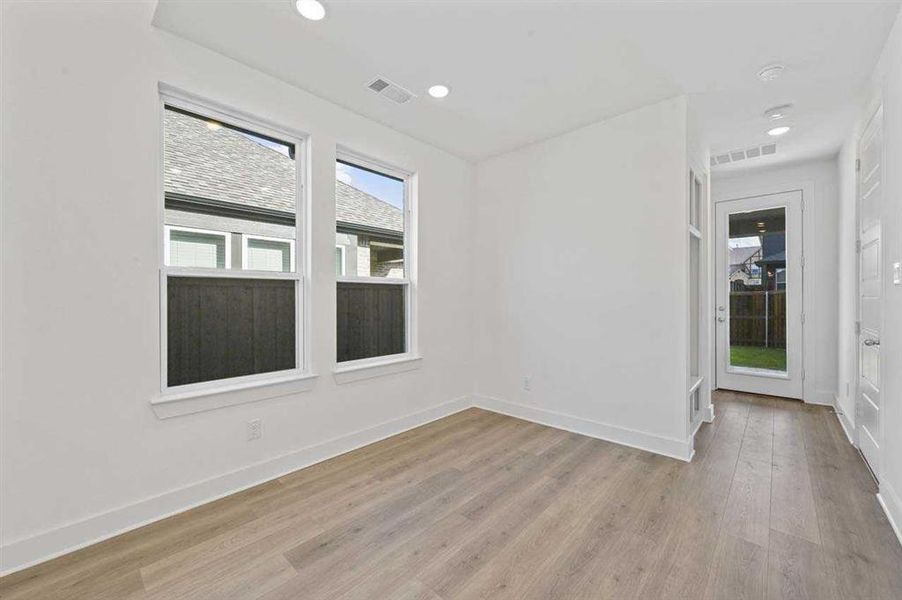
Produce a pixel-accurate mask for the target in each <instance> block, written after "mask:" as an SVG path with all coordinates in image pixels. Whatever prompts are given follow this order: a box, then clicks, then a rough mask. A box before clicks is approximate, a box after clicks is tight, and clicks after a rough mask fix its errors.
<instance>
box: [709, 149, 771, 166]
mask: <svg viewBox="0 0 902 600" xmlns="http://www.w3.org/2000/svg"><path fill="white" fill-rule="evenodd" d="M776 153H777V145H776V144H764V145H763V146H755V147H754V148H748V149H746V150H731V151H730V152H724V153H723V154H716V155H714V156H712V157H711V166H712V167H716V166H717V165H726V164H729V163H734V162H739V161H740V160H746V159H749V158H758V157H759V156H769V155H771V154H776Z"/></svg>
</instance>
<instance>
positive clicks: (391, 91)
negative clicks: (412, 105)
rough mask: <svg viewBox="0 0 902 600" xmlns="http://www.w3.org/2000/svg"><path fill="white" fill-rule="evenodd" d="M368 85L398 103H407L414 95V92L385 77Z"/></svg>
mask: <svg viewBox="0 0 902 600" xmlns="http://www.w3.org/2000/svg"><path fill="white" fill-rule="evenodd" d="M367 87H368V88H370V89H371V90H373V91H374V92H376V93H377V94H379V95H380V96H384V97H385V98H388V99H389V100H391V101H392V102H395V103H396V104H407V103H408V102H410V100H411V99H412V98H413V97H414V95H413V93H412V92H410V91H408V90H405V89H404V88H402V87H401V86H400V85H398V84H396V83H392V82H391V81H389V80H388V79H385V78H384V77H379V78H377V79H374V80H373V81H371V82H370V83H369V85H367Z"/></svg>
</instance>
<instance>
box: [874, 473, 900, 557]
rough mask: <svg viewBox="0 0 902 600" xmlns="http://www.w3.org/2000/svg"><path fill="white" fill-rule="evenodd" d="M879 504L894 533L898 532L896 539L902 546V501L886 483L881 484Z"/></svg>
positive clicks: (878, 496) (878, 495) (878, 497)
mask: <svg viewBox="0 0 902 600" xmlns="http://www.w3.org/2000/svg"><path fill="white" fill-rule="evenodd" d="M877 502H879V503H880V506H881V507H883V512H885V513H886V518H887V519H888V520H889V524H890V525H891V526H892V528H893V531H895V532H896V539H897V540H899V543H900V544H902V529H900V527H902V499H900V498H899V495H898V494H897V493H896V491H895V490H894V489H893V488H892V487H890V485H889V484H888V483H886V482H885V481H884V482H881V483H880V493H878V494H877Z"/></svg>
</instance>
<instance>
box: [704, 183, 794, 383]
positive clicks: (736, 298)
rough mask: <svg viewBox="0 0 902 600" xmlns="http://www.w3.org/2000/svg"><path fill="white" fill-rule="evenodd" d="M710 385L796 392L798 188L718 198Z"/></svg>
mask: <svg viewBox="0 0 902 600" xmlns="http://www.w3.org/2000/svg"><path fill="white" fill-rule="evenodd" d="M715 228H716V232H715V235H716V240H715V243H716V246H715V247H716V256H715V259H716V269H717V274H716V285H717V291H716V303H715V311H714V313H715V314H714V316H715V319H716V323H715V326H716V337H717V382H716V383H717V387H718V388H723V389H730V390H737V391H742V392H751V393H756V394H768V395H772V396H784V397H787V398H798V399H802V391H803V379H804V370H803V365H802V327H803V315H802V277H803V269H802V267H803V264H804V263H803V257H802V192H801V191H799V190H796V191H788V192H783V193H779V194H769V195H765V196H755V197H751V198H741V199H737V200H729V201H724V202H718V203H717V205H716V208H715Z"/></svg>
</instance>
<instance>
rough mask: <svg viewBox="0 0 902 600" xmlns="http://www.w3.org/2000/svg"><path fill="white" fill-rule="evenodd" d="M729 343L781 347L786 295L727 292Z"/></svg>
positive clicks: (780, 293)
mask: <svg viewBox="0 0 902 600" xmlns="http://www.w3.org/2000/svg"><path fill="white" fill-rule="evenodd" d="M765 303H766V304H765ZM730 344H731V345H733V346H766V347H770V348H785V347H786V292H784V291H778V292H758V291H754V292H730Z"/></svg>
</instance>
